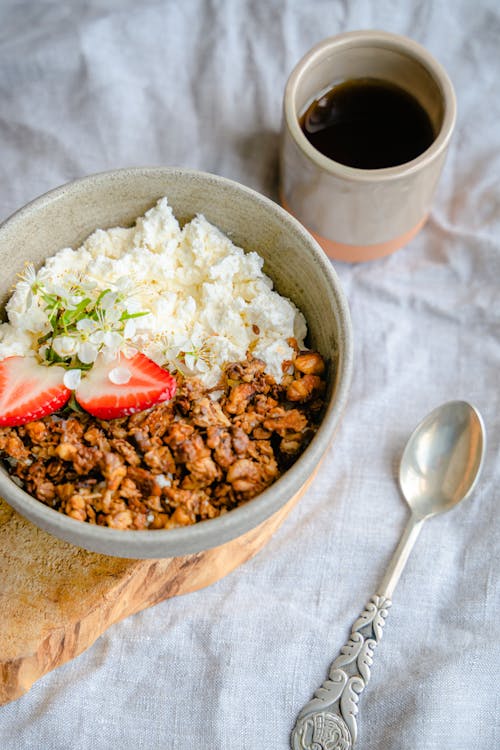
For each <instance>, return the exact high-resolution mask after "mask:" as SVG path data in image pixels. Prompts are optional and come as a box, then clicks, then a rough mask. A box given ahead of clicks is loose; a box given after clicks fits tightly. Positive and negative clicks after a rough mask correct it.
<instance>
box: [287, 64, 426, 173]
mask: <svg viewBox="0 0 500 750" xmlns="http://www.w3.org/2000/svg"><path fill="white" fill-rule="evenodd" d="M300 126H301V128H302V130H303V132H304V134H305V136H306V138H307V139H308V140H309V141H310V143H311V144H312V145H313V146H314V147H315V148H316V149H317V150H318V151H320V152H321V153H322V154H324V155H325V156H327V157H328V158H329V159H333V160H334V161H336V162H339V163H340V164H345V165H347V166H349V167H356V168H358V169H383V168H385V167H395V166H398V165H399V164H405V163H406V162H409V161H411V160H412V159H415V158H416V157H417V156H419V155H420V154H422V153H423V152H424V151H426V149H427V148H429V146H430V145H431V144H432V142H433V141H434V138H435V135H436V134H435V133H434V130H433V127H432V123H431V120H430V117H429V115H428V114H427V112H426V111H425V109H424V108H423V107H422V106H421V104H420V103H419V102H418V101H417V99H416V98H415V97H414V96H413V95H412V94H410V93H408V92H407V91H405V90H404V89H403V88H401V87H400V86H397V85H396V84H393V83H390V82H388V81H383V80H381V79H378V78H353V79H350V80H347V81H343V82H342V83H339V84H337V85H335V86H333V87H332V88H331V89H330V90H328V91H326V92H325V93H323V94H321V96H319V97H318V98H317V99H315V100H314V101H313V102H312V103H311V104H310V105H309V106H308V108H307V110H306V111H305V112H304V113H303V115H302V117H301V118H300Z"/></svg>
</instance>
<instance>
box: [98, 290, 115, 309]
mask: <svg viewBox="0 0 500 750" xmlns="http://www.w3.org/2000/svg"><path fill="white" fill-rule="evenodd" d="M117 302H118V292H106V294H105V295H104V296H103V298H102V299H101V301H100V303H99V304H100V306H101V309H102V310H105V311H106V312H107V311H108V310H111V308H113V307H115V306H116V304H117Z"/></svg>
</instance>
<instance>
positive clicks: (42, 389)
mask: <svg viewBox="0 0 500 750" xmlns="http://www.w3.org/2000/svg"><path fill="white" fill-rule="evenodd" d="M64 373H65V370H64V368H62V367H57V366H52V367H44V366H43V365H40V364H39V363H38V362H37V361H36V359H35V358H34V357H7V358H6V359H3V360H2V361H1V362H0V426H1V427H12V426H15V425H20V424H26V423H27V422H33V421H34V420H36V419H40V418H41V417H45V416H46V415H47V414H52V412H54V411H57V409H60V408H61V407H62V406H64V404H65V403H66V402H67V401H68V399H69V397H70V395H71V391H70V390H69V389H68V388H66V386H65V385H64V383H63V378H64Z"/></svg>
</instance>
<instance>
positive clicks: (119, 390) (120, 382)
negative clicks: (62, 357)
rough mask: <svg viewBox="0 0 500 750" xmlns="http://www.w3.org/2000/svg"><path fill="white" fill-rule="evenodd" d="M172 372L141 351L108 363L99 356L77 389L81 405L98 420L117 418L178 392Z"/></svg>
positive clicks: (164, 399)
mask: <svg viewBox="0 0 500 750" xmlns="http://www.w3.org/2000/svg"><path fill="white" fill-rule="evenodd" d="M176 385H177V384H176V382H175V380H174V378H173V377H172V375H171V374H170V373H169V372H167V371H166V370H164V369H163V368H162V367H159V365H157V364H156V363H155V362H153V360H152V359H149V357H146V356H145V355H144V354H141V353H138V354H135V355H134V356H133V357H130V358H127V357H125V356H124V355H118V357H116V359H114V360H112V361H111V362H106V361H105V360H104V358H103V357H102V356H101V355H100V356H99V357H98V358H97V359H96V361H95V363H94V366H93V367H92V369H91V370H90V371H89V372H88V374H87V375H86V376H85V377H84V378H82V380H81V382H80V384H79V386H78V388H77V389H76V391H75V397H76V400H77V401H78V403H79V404H80V406H82V407H83V408H84V409H85V410H86V411H88V412H90V414H93V415H94V417H98V419H115V418H116V417H124V416H126V415H127V414H133V413H134V412H136V411H142V410H143V409H148V408H149V407H150V406H153V405H154V404H159V403H160V402H161V401H168V400H169V399H170V398H172V396H173V395H174V393H175V389H176Z"/></svg>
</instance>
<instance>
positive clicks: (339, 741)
mask: <svg viewBox="0 0 500 750" xmlns="http://www.w3.org/2000/svg"><path fill="white" fill-rule="evenodd" d="M423 522H424V519H422V518H419V517H418V516H416V515H414V514H412V515H411V516H410V518H409V520H408V523H407V524H406V528H405V530H404V532H403V534H402V536H401V539H400V540H399V544H398V546H397V547H396V550H395V552H394V554H393V556H392V558H391V561H390V563H389V565H388V568H387V571H386V574H385V576H384V578H383V580H382V583H381V584H380V586H379V589H378V594H375V596H372V598H371V599H370V601H369V602H368V604H367V605H366V607H365V609H364V610H363V612H362V613H361V615H360V616H359V617H358V619H357V620H356V622H355V623H354V625H353V626H352V630H351V635H350V636H349V640H348V641H347V643H346V645H345V646H343V647H342V648H341V649H340V654H339V656H337V658H336V659H335V661H334V662H333V664H332V665H331V667H330V671H329V673H328V679H327V680H325V682H324V683H323V684H322V685H321V687H320V688H318V689H317V690H316V692H315V693H314V698H313V699H312V700H310V701H309V703H307V704H306V705H305V706H304V708H303V709H302V711H301V712H300V714H299V715H298V717H297V723H296V724H295V728H294V730H293V732H292V737H291V740H292V748H293V750H351V748H352V747H354V743H355V742H356V737H357V735H358V726H357V724H356V714H357V713H358V700H359V696H360V695H361V693H362V692H363V690H364V689H365V687H366V685H367V684H368V680H369V679H370V667H371V665H372V663H373V652H374V650H375V648H376V646H378V644H379V643H380V640H381V639H382V629H383V627H384V623H385V618H386V617H387V610H388V609H389V607H390V606H391V596H392V593H393V591H394V589H395V587H396V584H397V582H398V580H399V577H400V575H401V573H402V571H403V568H404V566H405V564H406V561H407V560H408V556H409V554H410V552H411V550H412V548H413V545H414V544H415V542H416V540H417V537H418V535H419V533H420V530H421V528H422V524H423Z"/></svg>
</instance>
